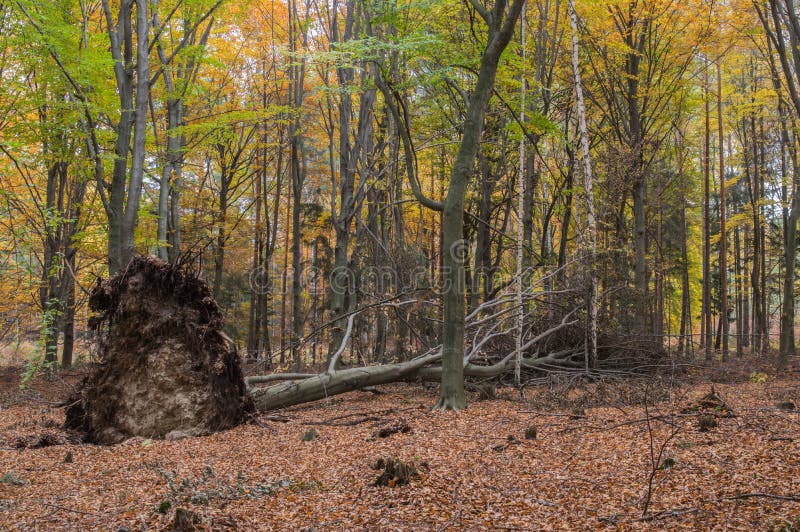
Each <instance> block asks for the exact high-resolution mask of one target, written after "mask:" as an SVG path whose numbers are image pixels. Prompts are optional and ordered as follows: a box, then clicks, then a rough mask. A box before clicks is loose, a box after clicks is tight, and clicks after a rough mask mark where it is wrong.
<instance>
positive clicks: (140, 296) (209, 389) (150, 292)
mask: <svg viewBox="0 0 800 532" xmlns="http://www.w3.org/2000/svg"><path fill="white" fill-rule="evenodd" d="M89 305H90V308H91V309H92V311H93V312H95V313H96V315H95V316H94V317H93V318H92V319H91V320H90V325H91V327H92V329H93V330H94V331H96V332H97V335H98V336H97V342H98V352H99V356H100V363H99V364H98V366H97V367H96V368H95V370H94V371H93V372H92V373H91V374H90V375H89V376H88V377H87V378H86V379H85V380H84V382H83V384H82V386H81V388H80V391H79V392H78V393H77V394H76V395H75V396H74V397H73V398H72V399H71V400H70V404H69V406H68V407H67V411H66V422H65V426H66V428H68V429H74V430H78V431H79V432H81V433H82V434H83V437H84V439H85V440H87V441H90V442H94V443H101V444H113V443H118V442H120V441H123V440H125V439H127V438H130V437H133V436H141V437H145V438H166V439H177V438H181V437H186V436H196V435H201V434H208V433H211V432H215V431H218V430H223V429H227V428H230V427H233V426H236V425H238V424H240V423H241V422H243V421H244V420H245V419H246V418H247V415H248V413H250V412H252V411H253V402H252V400H251V399H250V397H249V396H248V394H247V390H246V386H245V383H244V378H243V375H242V369H241V363H240V359H239V356H238V355H237V353H236V349H235V346H234V345H233V342H232V341H231V340H230V339H229V338H228V337H227V336H226V335H225V334H224V333H223V332H222V323H223V319H222V313H221V311H220V308H219V306H218V305H217V303H216V302H215V301H214V299H213V298H212V297H211V292H210V290H209V287H208V285H207V284H206V283H205V281H203V280H202V279H200V278H199V277H198V276H197V275H195V274H194V273H192V272H189V271H187V270H185V269H182V268H178V267H174V266H172V265H170V264H168V263H167V262H165V261H162V260H160V259H157V258H155V257H141V256H140V257H135V258H134V259H133V260H132V261H131V262H130V264H129V265H128V267H127V268H125V269H124V270H123V271H121V272H119V273H118V274H117V275H115V276H114V277H112V278H111V279H107V280H98V282H97V285H96V286H95V287H94V289H93V291H92V294H91V297H90V299H89Z"/></svg>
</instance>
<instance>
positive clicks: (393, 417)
mask: <svg viewBox="0 0 800 532" xmlns="http://www.w3.org/2000/svg"><path fill="white" fill-rule="evenodd" d="M764 367H766V366H764ZM19 371H20V370H19V368H4V369H0V530H118V531H123V530H130V531H133V530H145V529H150V530H170V529H172V527H173V526H174V524H175V514H176V510H177V509H179V508H180V509H186V510H188V511H189V512H190V513H188V514H187V513H184V512H182V511H181V512H178V513H179V514H180V516H181V517H183V518H184V521H187V522H188V521H192V520H194V522H195V526H196V527H197V528H196V529H200V530H278V529H293V530H300V529H305V530H323V529H327V530H350V529H387V530H396V529H403V530H459V529H460V530H480V529H512V530H530V529H602V528H607V529H614V528H622V529H649V528H660V529H675V528H694V529H703V530H706V529H723V528H725V529H734V530H769V529H772V530H798V529H800V411H798V410H797V409H794V410H791V409H790V408H791V407H790V406H789V405H788V404H787V403H790V402H791V403H795V404H796V403H797V402H798V401H799V400H800V363H798V361H795V362H793V365H792V368H790V370H789V371H787V372H785V373H782V374H781V376H780V377H776V376H775V375H773V374H769V370H763V369H758V368H757V367H756V365H754V364H752V363H747V364H745V363H738V364H737V363H733V364H729V365H728V366H726V367H724V368H723V369H722V370H720V369H719V368H717V369H715V370H714V371H713V372H710V371H707V370H702V369H695V370H692V371H690V372H687V373H685V374H684V375H682V376H681V377H680V379H679V380H673V379H666V378H663V377H662V378H659V379H648V380H635V381H632V380H621V379H620V380H607V381H602V382H599V383H597V382H595V383H590V384H579V385H575V383H574V382H568V381H564V382H558V381H554V382H553V384H552V385H550V386H539V387H529V388H527V389H526V390H525V397H524V399H523V398H522V396H521V395H520V393H519V392H518V391H516V390H511V389H504V390H500V391H499V393H498V398H497V399H493V400H484V401H478V400H475V399H476V398H473V401H472V403H471V404H470V406H469V408H468V409H467V410H466V411H465V412H463V413H459V414H454V413H432V412H430V410H429V407H430V406H431V405H432V404H433V403H434V401H435V398H436V389H435V388H434V387H423V386H421V385H411V384H396V385H391V386H383V387H381V390H382V391H383V393H382V394H380V395H373V394H371V393H366V392H353V393H349V394H346V395H342V396H338V397H335V398H332V399H330V400H326V401H319V402H317V403H313V404H310V405H303V406H298V407H294V408H289V409H286V410H283V411H280V412H270V413H269V414H263V415H261V416H259V418H258V420H257V421H254V422H253V423H250V424H247V425H244V426H241V427H238V428H236V429H233V430H229V431H226V432H222V433H218V434H214V435H211V436H207V437H200V438H190V439H184V440H179V441H150V440H143V439H132V440H128V441H127V442H125V443H123V444H120V445H117V446H114V447H99V446H93V445H80V444H75V443H63V442H65V441H66V438H67V436H66V435H65V433H63V432H61V431H60V429H59V426H60V423H61V422H62V421H63V409H61V408H55V407H54V406H53V405H54V404H55V403H56V402H57V401H59V400H61V399H63V397H64V396H65V395H66V393H67V392H68V391H69V388H70V385H71V383H74V382H76V380H77V379H78V378H79V377H80V372H79V371H73V372H68V373H66V374H63V375H61V376H59V377H58V378H56V380H54V381H51V382H43V381H37V382H34V383H33V385H32V386H31V387H29V388H27V389H25V390H20V389H19V387H18V375H19ZM762 371H763V373H762ZM712 382H714V384H713V387H714V390H715V391H716V393H717V394H718V396H719V397H720V398H721V399H722V400H723V401H724V402H725V405H727V406H725V405H716V406H715V405H714V404H705V405H701V404H699V403H698V401H699V400H700V399H701V398H703V397H704V396H706V395H707V394H708V393H709V392H710V390H711V387H712V384H711V383H712ZM645 399H647V403H648V406H647V407H646V408H645V407H644V406H643V404H644V402H645ZM701 402H702V401H701ZM703 416H706V417H705V418H704V419H705V420H706V422H709V420H713V421H715V422H716V426H713V427H709V428H708V430H707V431H702V430H701V429H700V428H699V422H700V418H701V417H703ZM708 424H710V425H713V424H714V423H712V422H709V423H708ZM403 426H407V430H405V429H404V430H400V431H398V432H396V433H394V434H391V435H388V436H386V437H380V435H378V431H380V429H381V428H395V429H400V428H402V427H403ZM532 426H535V427H536V429H537V437H536V438H535V439H525V436H524V434H525V431H526V429H528V428H530V427H532ZM312 428H313V429H314V430H315V431H316V433H317V437H315V438H313V439H311V435H309V437H308V438H307V439H310V441H304V439H303V436H304V435H305V434H308V431H310V429H312ZM387 432H391V431H387ZM380 458H397V459H400V460H402V461H404V462H406V463H409V464H412V465H414V466H415V467H416V469H417V470H418V472H419V475H418V477H416V478H411V480H410V482H409V484H408V485H400V484H401V482H400V481H398V479H396V478H390V479H389V481H388V484H389V486H385V487H384V486H376V485H375V482H376V479H377V477H378V475H379V472H378V471H376V470H374V469H373V466H374V464H375V463H376V461H377V460H378V459H380ZM648 493H649V495H648ZM648 500H649V503H648V502H647V501H648ZM645 506H646V507H647V508H646V513H644V510H645ZM643 513H644V515H643ZM789 523H791V524H789ZM792 525H793V526H795V527H798V528H789V527H790V526H792ZM782 526H784V528H781V527H782ZM189 529H191V527H188V528H184V529H183V530H189Z"/></svg>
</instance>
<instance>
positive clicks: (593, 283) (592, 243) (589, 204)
mask: <svg viewBox="0 0 800 532" xmlns="http://www.w3.org/2000/svg"><path fill="white" fill-rule="evenodd" d="M569 17H570V26H571V30H572V75H573V76H574V78H575V102H576V106H577V115H578V131H579V133H580V147H581V163H582V168H581V169H582V171H583V193H584V196H585V199H586V225H587V231H588V244H589V252H590V260H587V261H586V272H587V278H588V281H589V283H588V285H589V286H588V297H587V298H586V303H587V305H586V307H587V308H586V311H587V312H586V313H587V316H588V327H587V331H588V334H587V335H586V355H585V360H584V363H585V364H584V369H585V370H586V371H587V372H588V371H589V369H591V368H593V367H594V366H595V364H596V362H597V284H598V283H597V272H596V270H595V265H594V261H595V260H596V256H597V222H596V220H595V206H594V189H593V186H594V181H593V177H592V161H591V155H590V152H589V130H588V127H587V125H586V106H585V104H584V99H583V84H582V83H581V71H580V63H579V61H578V59H579V53H578V52H579V50H578V15H577V13H576V12H575V0H569Z"/></svg>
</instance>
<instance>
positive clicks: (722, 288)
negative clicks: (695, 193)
mask: <svg viewBox="0 0 800 532" xmlns="http://www.w3.org/2000/svg"><path fill="white" fill-rule="evenodd" d="M723 131H724V130H723V124H722V66H721V63H720V61H717V135H718V137H719V138H718V140H717V143H718V145H719V232H720V241H719V293H720V297H719V301H720V308H719V315H720V321H721V322H722V360H723V361H724V360H727V358H728V332H729V330H728V328H729V322H728V233H727V231H726V227H725V221H726V220H725V214H726V213H725V211H726V210H727V204H726V202H725V145H724V144H725V142H724V138H725V136H724V135H723Z"/></svg>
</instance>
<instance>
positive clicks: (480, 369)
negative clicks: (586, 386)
mask: <svg viewBox="0 0 800 532" xmlns="http://www.w3.org/2000/svg"><path fill="white" fill-rule="evenodd" d="M542 281H543V279H542V280H540V281H539V282H538V283H535V284H534V285H533V286H531V287H529V288H528V289H526V290H525V291H524V293H523V295H524V297H523V301H522V304H523V307H524V309H525V315H526V323H527V324H528V326H527V327H526V328H525V330H523V331H521V333H520V334H522V335H523V340H522V342H521V343H520V345H521V348H520V351H521V352H522V356H521V357H519V358H518V357H517V356H516V355H517V354H518V350H517V348H516V342H513V341H510V340H509V339H510V338H513V336H511V335H512V334H514V333H515V332H516V328H517V326H516V318H517V312H516V310H517V309H518V306H517V305H518V302H517V297H516V294H515V293H514V289H513V286H509V287H508V288H507V290H506V291H504V292H503V293H501V295H499V296H498V297H497V298H495V299H492V300H490V301H487V302H485V303H483V304H482V305H480V306H478V307H477V308H476V309H474V310H473V311H472V312H471V313H470V314H469V315H468V316H467V320H466V328H465V330H466V333H467V334H466V336H467V338H466V342H465V344H466V345H467V346H468V350H467V352H466V353H465V355H464V358H463V364H464V367H463V369H464V376H465V377H467V378H475V379H490V378H494V377H500V376H503V375H505V374H507V373H509V372H511V371H513V370H514V369H515V367H516V364H520V366H521V367H522V368H525V369H527V370H547V369H548V368H559V369H565V368H574V369H576V370H578V369H581V368H583V366H584V356H585V350H584V347H583V345H582V344H580V342H579V343H578V345H575V346H569V347H566V348H562V349H558V350H553V351H549V352H548V351H547V347H546V346H547V342H548V341H549V340H551V339H552V337H554V336H555V335H557V334H558V333H562V332H564V331H567V330H568V329H570V328H571V327H575V326H576V325H577V324H578V323H579V322H580V319H579V318H578V317H576V316H577V315H578V313H579V310H581V303H580V301H579V300H580V297H579V296H578V297H576V295H577V294H579V293H580V291H579V290H562V291H559V293H560V294H561V295H563V296H568V297H566V299H568V300H569V299H577V300H578V302H577V306H575V307H574V308H573V309H572V310H570V311H568V312H566V313H564V314H563V316H562V317H561V319H560V320H559V321H558V322H557V323H556V324H552V323H551V324H549V326H547V327H546V328H545V329H544V330H541V329H539V330H540V332H538V333H535V334H534V330H536V329H538V327H537V325H541V324H542V323H544V322H545V321H547V320H548V319H552V315H553V314H552V313H547V314H546V315H545V314H544V313H542V308H543V305H541V304H540V305H537V304H535V303H537V302H538V303H542V301H543V298H545V296H546V297H551V296H552V295H553V294H554V292H552V291H542V290H537V288H538V287H539V286H540V284H541V282H542ZM414 302H415V301H405V302H402V303H396V302H391V303H386V304H387V305H394V306H396V305H404V304H408V303H414ZM571 303H576V301H571ZM363 310H364V309H360V310H357V311H354V312H352V313H350V315H349V316H348V324H347V329H346V332H345V334H344V337H343V340H342V343H341V345H340V346H339V348H338V349H337V351H336V353H335V354H334V355H333V357H332V358H331V360H330V362H329V364H328V368H327V370H326V371H325V372H323V373H319V374H309V373H285V374H281V373H276V374H271V375H257V376H252V377H249V378H247V379H246V380H247V384H248V385H249V386H251V391H250V393H251V395H252V397H253V400H254V402H255V405H256V408H258V409H259V410H263V411H266V410H274V409H277V408H284V407H288V406H293V405H297V404H301V403H306V402H309V401H316V400H319V399H324V398H326V397H331V396H334V395H337V394H341V393H345V392H349V391H354V390H359V389H363V388H365V387H369V386H377V385H380V384H387V383H390V382H397V381H420V380H421V381H435V382H439V381H440V380H441V377H442V366H441V358H442V353H441V346H436V347H435V348H433V349H431V350H430V351H428V352H426V353H425V354H423V355H421V356H418V357H415V358H412V359H411V360H408V361H403V362H398V363H394V364H382V365H375V366H365V367H356V368H349V369H341V370H340V369H336V368H337V366H338V363H339V359H340V357H341V356H342V354H343V352H344V351H345V347H346V345H347V342H348V341H349V339H350V336H351V333H352V330H353V323H354V320H355V319H356V317H357V316H358V314H359V313H360V312H362V311H363ZM573 336H575V335H574V334H573ZM497 344H499V345H500V347H499V349H498V347H497ZM275 383H277V384H275ZM261 384H271V385H270V386H266V387H261V388H256V387H255V386H257V385H261Z"/></svg>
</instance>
